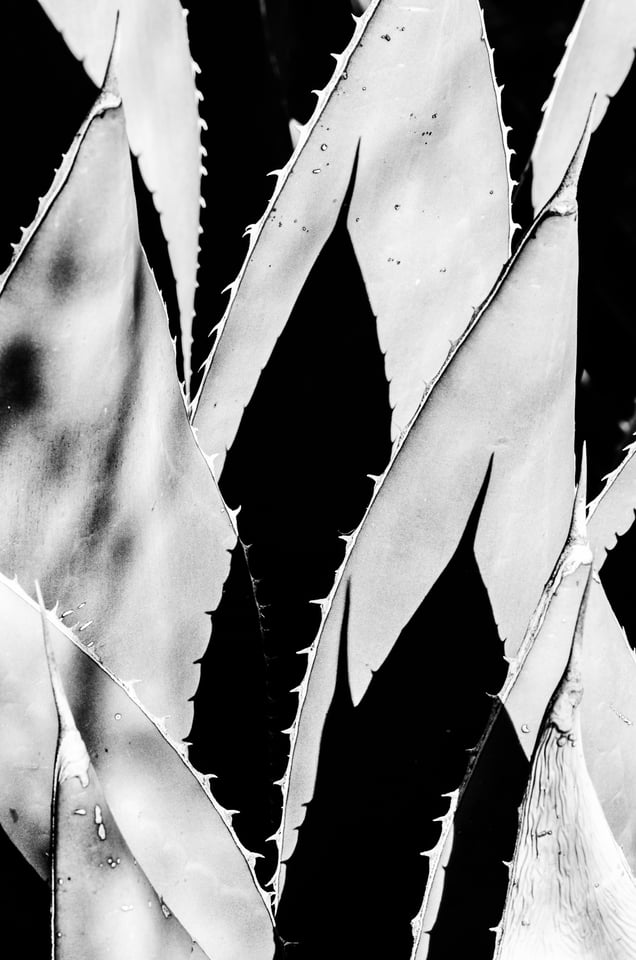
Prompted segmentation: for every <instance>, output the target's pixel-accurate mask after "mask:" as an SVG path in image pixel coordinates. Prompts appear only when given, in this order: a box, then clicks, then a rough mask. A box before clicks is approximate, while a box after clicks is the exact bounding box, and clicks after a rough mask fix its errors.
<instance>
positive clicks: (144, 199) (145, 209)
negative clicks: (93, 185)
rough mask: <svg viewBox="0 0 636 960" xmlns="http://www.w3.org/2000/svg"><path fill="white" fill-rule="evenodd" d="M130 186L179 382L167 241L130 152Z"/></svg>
mask: <svg viewBox="0 0 636 960" xmlns="http://www.w3.org/2000/svg"><path fill="white" fill-rule="evenodd" d="M130 162H131V165H132V174H133V186H134V189H135V199H136V202H137V219H138V221H139V239H140V241H141V245H142V247H143V249H144V252H145V254H146V257H147V258H148V263H149V264H150V269H151V270H152V272H153V273H154V275H155V281H156V283H157V286H158V288H159V291H160V293H161V296H162V298H163V302H164V304H165V307H166V313H167V315H168V327H169V329H170V337H171V338H172V340H173V341H174V342H175V351H176V354H175V364H176V372H177V376H178V378H179V382H180V383H183V381H184V368H183V345H182V343H181V315H180V313H179V301H178V299H177V285H176V282H175V279H174V274H173V272H172V266H171V264H170V255H169V253H168V244H167V243H166V238H165V237H164V234H163V229H162V227H161V218H160V216H159V214H158V213H157V209H156V207H155V205H154V202H153V199H152V194H151V193H150V191H149V190H148V188H147V187H146V184H145V183H144V181H143V178H142V176H141V172H140V170H139V161H138V160H137V157H136V156H135V155H134V154H133V153H131V154H130Z"/></svg>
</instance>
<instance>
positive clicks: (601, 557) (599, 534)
mask: <svg viewBox="0 0 636 960" xmlns="http://www.w3.org/2000/svg"><path fill="white" fill-rule="evenodd" d="M635 453H636V443H631V444H630V445H629V446H628V447H627V448H626V449H625V456H624V457H623V459H622V461H621V462H620V464H619V465H618V467H617V468H616V470H613V471H612V473H610V474H609V475H608V476H607V477H606V478H605V485H604V487H603V489H602V490H601V492H600V493H599V495H598V496H597V497H596V499H595V500H593V501H592V503H591V504H590V506H589V510H588V524H589V533H590V543H591V545H592V549H593V551H594V562H595V565H596V569H597V570H600V569H601V567H602V566H603V564H604V563H605V559H606V557H607V554H608V553H609V551H610V550H613V548H614V547H615V546H616V542H617V539H618V537H622V536H623V534H625V533H627V531H628V530H629V528H630V527H631V525H632V523H633V522H634V511H635V510H636V460H635V459H634V454H635Z"/></svg>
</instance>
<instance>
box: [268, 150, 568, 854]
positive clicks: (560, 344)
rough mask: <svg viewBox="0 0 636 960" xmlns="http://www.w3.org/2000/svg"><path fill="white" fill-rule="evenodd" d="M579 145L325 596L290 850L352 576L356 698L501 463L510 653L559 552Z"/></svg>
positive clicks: (495, 544) (292, 792) (485, 553)
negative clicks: (556, 192)
mask: <svg viewBox="0 0 636 960" xmlns="http://www.w3.org/2000/svg"><path fill="white" fill-rule="evenodd" d="M583 150H584V145H582V146H581V149H580V151H579V153H578V154H577V157H576V159H575V161H574V162H573V165H572V167H571V170H570V171H569V173H568V177H567V178H566V180H565V181H564V184H563V186H562V189H561V191H560V192H559V194H558V195H557V196H556V198H555V200H554V202H553V204H551V205H550V206H549V207H547V208H546V209H545V210H544V211H543V212H542V214H541V216H540V218H539V219H538V221H537V222H536V223H535V225H534V227H533V228H532V230H531V232H530V234H529V236H528V238H527V239H526V241H525V243H524V244H523V245H522V246H521V247H520V249H519V251H518V252H517V254H516V255H515V257H514V259H513V260H512V261H511V263H510V265H509V266H508V268H507V269H506V270H505V271H504V273H503V275H502V277H501V279H500V281H499V282H498V284H497V285H496V287H495V289H494V291H493V292H492V294H491V296H490V297H489V299H488V300H487V301H486V303H485V305H484V307H483V308H482V309H481V310H480V311H479V312H478V313H477V315H476V317H475V318H474V320H473V322H472V323H471V325H470V326H469V328H468V329H467V331H466V333H465V334H464V336H463V337H462V339H461V341H460V343H459V345H455V348H454V349H453V350H451V354H450V356H449V358H448V360H447V362H446V364H445V366H444V368H443V369H442V371H441V373H440V375H439V377H438V379H437V380H436V382H435V384H434V385H433V389H432V391H431V392H430V394H429V395H428V397H427V399H426V400H425V401H424V403H423V405H422V407H421V410H420V412H419V414H418V416H417V417H416V418H415V420H414V422H413V424H412V426H411V428H410V430H409V432H408V433H407V435H406V438H405V440H404V442H403V443H402V444H401V445H400V446H399V449H398V451H397V453H396V454H395V456H394V457H393V459H392V461H391V463H390V465H389V467H388V469H387V471H386V473H385V475H384V477H383V478H381V479H380V481H379V482H378V484H377V485H376V492H375V495H374V499H373V501H372V503H371V506H370V507H369V509H368V511H367V514H366V517H365V519H364V520H363V522H362V524H361V526H360V527H359V529H358V531H357V532H356V534H354V536H353V537H352V538H351V540H350V542H349V544H348V547H347V556H346V559H345V562H344V564H343V566H342V567H341V569H340V571H339V572H338V575H337V578H336V583H335V586H334V589H333V591H332V593H331V594H330V596H329V597H328V598H327V600H326V601H324V602H323V611H324V619H323V623H322V627H321V630H320V632H319V635H318V638H317V640H316V642H315V643H314V645H313V647H312V651H311V654H310V670H309V674H308V677H307V679H306V681H305V683H304V684H303V687H302V689H301V696H300V708H299V709H300V713H299V717H298V719H297V721H296V725H295V727H294V731H293V735H292V755H291V764H290V771H289V778H288V780H287V781H286V786H285V799H286V806H285V814H284V820H283V826H282V850H283V853H282V859H283V863H284V861H286V860H287V859H288V858H289V857H290V855H291V853H292V852H293V849H294V846H295V843H296V831H297V830H298V828H299V827H300V825H301V824H302V821H303V819H304V811H305V807H306V804H307V803H308V802H309V801H310V800H311V797H312V794H313V789H314V783H315V776H316V768H317V762H318V753H319V748H320V738H321V734H322V729H323V726H324V722H325V717H326V714H327V711H328V709H329V704H330V702H331V698H332V696H333V690H334V682H335V673H336V659H337V651H338V639H339V634H340V625H341V621H342V615H343V603H344V597H345V593H346V591H348V590H349V589H350V591H351V607H350V618H349V633H348V635H349V665H350V667H349V676H350V683H351V690H352V696H353V700H354V703H358V702H359V701H360V699H361V698H362V696H363V695H364V692H365V690H366V688H367V686H368V684H369V681H370V678H371V675H372V673H373V672H374V671H376V670H378V669H379V668H380V667H381V665H382V663H383V662H384V660H385V658H386V656H387V655H388V653H389V651H390V650H391V648H392V646H393V644H394V643H395V640H396V639H397V637H398V636H399V634H400V631H401V630H402V628H403V627H404V625H405V624H406V623H407V622H408V620H409V619H410V617H411V616H412V615H413V613H414V611H415V609H416V608H417V606H418V605H419V603H420V602H421V601H422V599H423V597H425V596H426V595H427V593H428V591H429V590H430V588H431V587H432V585H433V584H434V582H435V581H436V579H437V578H438V576H439V574H440V573H441V572H442V570H443V569H444V568H445V567H446V565H447V563H448V561H449V560H450V557H451V556H452V554H453V552H454V550H455V548H456V546H457V543H458V541H459V539H460V537H461V535H462V532H463V530H464V527H465V525H466V522H467V519H468V516H469V514H470V511H471V509H472V507H473V504H474V502H475V500H476V498H477V495H478V493H479V490H480V488H481V486H482V483H483V480H484V477H485V476H486V473H487V471H488V469H489V465H490V463H491V462H492V473H491V476H490V479H489V483H488V488H487V491H486V494H485V499H484V505H483V508H482V511H481V515H480V520H479V524H478V528H477V533H476V538H475V554H476V558H477V562H478V565H479V568H480V571H481V575H482V579H483V581H484V584H485V586H486V588H487V590H488V593H489V597H490V601H491V605H492V608H493V613H494V617H495V620H496V622H497V623H498V625H499V628H500V632H501V634H502V637H503V638H504V639H505V641H506V652H507V654H508V655H509V656H514V655H515V654H516V653H517V651H518V648H519V645H520V642H521V640H522V637H523V635H524V631H525V628H526V625H527V623H528V621H529V619H530V615H531V613H532V610H533V609H534V607H535V605H536V604H537V602H538V600H539V598H540V596H541V592H542V589H543V586H544V584H545V583H546V581H547V579H548V577H549V575H550V573H551V571H552V570H553V568H554V566H555V563H556V560H557V559H558V556H559V553H560V550H561V547H562V544H563V542H564V540H565V538H566V535H567V529H568V523H567V517H568V515H569V512H570V503H571V496H572V493H571V491H572V489H573V485H574V477H573V467H574V464H573V455H572V451H573V424H574V383H575V354H576V286H577V226H576V220H577V217H576V201H575V191H576V178H577V175H578V170H579V168H580V164H581V163H582V157H583ZM520 384H524V389H523V390H520V387H519V385H520ZM458 424H461V429H460V430H459V431H458V428H457V425H458ZM449 437H450V438H452V440H451V441H449ZM449 503H452V504H453V510H452V512H451V511H449V509H448V505H449ZM283 869H284V868H283Z"/></svg>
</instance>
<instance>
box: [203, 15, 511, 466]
mask: <svg viewBox="0 0 636 960" xmlns="http://www.w3.org/2000/svg"><path fill="white" fill-rule="evenodd" d="M467 143H479V150H475V151H470V150H469V151H467V150H466V144H467ZM354 168H355V171H356V173H355V182H354V184H353V191H352V196H351V203H350V206H349V211H348V217H347V227H348V230H349V233H350V235H351V239H352V243H353V246H354V249H355V253H356V256H357V259H358V262H359V264H360V267H361V270H362V274H363V277H364V281H365V284H366V287H367V291H368V295H369V301H370V303H371V307H372V310H373V312H374V314H375V315H376V317H377V324H378V338H379V343H380V347H381V349H382V350H383V352H384V353H385V356H386V373H387V377H388V379H389V381H390V390H391V403H392V406H393V408H394V416H393V425H392V432H393V437H394V439H395V437H397V436H398V435H399V433H400V431H401V430H402V429H403V428H404V427H405V426H406V424H407V423H408V421H409V420H410V418H411V416H412V415H413V413H414V412H415V410H416V408H417V404H418V403H419V401H420V399H421V397H422V395H423V393H424V390H425V385H426V381H427V380H430V379H431V378H432V377H433V375H434V374H435V373H437V371H438V369H439V367H440V365H441V363H442V361H443V359H444V356H445V353H446V351H447V348H448V339H449V338H454V337H457V336H458V335H459V334H460V332H461V331H462V330H463V328H464V327H465V325H466V322H467V317H469V316H470V312H471V310H472V309H473V308H474V307H475V306H476V305H477V304H478V303H479V302H480V301H481V299H483V297H484V296H485V295H486V294H487V292H488V290H489V288H490V287H491V285H492V284H493V283H494V281H495V279H496V277H497V275H498V273H499V271H500V269H501V267H502V265H503V263H504V261H505V259H506V257H507V256H508V251H509V242H510V232H511V223H510V215H509V193H510V182H509V177H508V150H507V147H506V133H505V129H504V127H503V125H502V121H501V117H500V113H499V94H498V90H497V88H496V85H495V82H494V77H493V72H492V63H491V55H490V49H489V47H488V44H487V40H486V37H485V33H484V26H483V21H482V17H481V11H480V8H479V5H478V4H477V3H476V2H475V0H452V2H442V0H434V2H428V3H424V2H423V0H416V2H414V3H412V4H409V5H406V6H405V5H404V4H400V3H398V2H397V0H376V2H374V3H372V4H371V5H370V6H369V8H368V9H367V10H366V12H365V13H364V15H363V17H362V18H361V20H360V21H359V23H358V24H357V28H356V31H355V34H354V36H353V39H352V41H351V43H350V44H349V46H348V47H347V49H346V50H345V51H344V53H343V54H342V55H341V56H340V57H339V58H338V66H337V69H336V71H335V73H334V76H333V78H332V80H331V81H330V83H329V84H328V85H327V87H326V88H325V90H324V91H323V92H322V93H321V94H320V97H319V103H318V107H317V109H316V112H315V114H314V117H313V118H312V120H311V121H310V123H309V124H308V126H307V128H306V129H305V130H304V131H303V133H302V135H301V138H300V142H299V144H298V146H297V148H296V151H295V153H294V155H293V157H292V158H291V160H290V162H289V163H288V165H287V166H286V167H285V169H284V170H283V171H281V172H280V174H279V179H278V183H277V186H276V189H275V191H274V194H273V197H272V199H271V201H270V204H269V206H268V208H267V210H266V212H265V214H264V216H263V218H262V219H261V220H260V221H259V223H258V224H257V225H256V226H254V227H253V228H249V230H250V248H249V252H248V255H247V259H246V261H245V264H244V266H243V268H242V270H241V272H240V274H239V276H238V278H237V280H236V281H235V283H234V284H233V285H232V292H231V297H230V302H229V305H228V309H227V311H226V314H225V316H224V318H223V320H222V321H221V324H220V325H219V328H218V330H217V336H216V341H215V345H214V349H213V352H212V355H211V357H210V360H209V361H208V370H207V376H206V379H205V382H204V384H203V386H202V389H201V391H200V393H199V395H198V398H197V402H196V405H195V423H196V425H197V428H198V430H199V436H200V439H201V443H202V446H203V448H204V449H205V450H206V452H208V453H214V454H217V455H218V456H219V460H218V465H219V469H220V467H221V465H222V462H223V458H224V456H225V453H226V450H227V449H229V447H230V446H231V444H232V442H233V440H234V437H235V435H236V432H237V429H238V425H239V423H240V420H241V417H242V414H243V409H244V408H245V406H246V404H247V403H248V401H249V399H250V397H251V395H252V393H253V391H254V389H255V387H256V383H257V381H258V378H259V376H260V373H261V370H262V369H263V368H264V367H265V365H266V364H267V362H268V360H269V357H270V355H271V353H272V350H273V349H274V346H275V344H276V341H277V339H278V337H279V336H280V334H281V332H282V330H283V329H284V327H285V324H286V322H287V320H288V318H289V316H290V314H291V312H292V309H293V307H294V304H295V302H296V300H297V298H298V296H299V294H300V292H301V290H302V288H303V285H304V283H305V281H306V279H307V277H308V275H309V273H310V271H311V269H312V266H313V264H314V263H315V261H316V259H317V257H318V255H319V254H320V251H321V250H322V248H323V247H324V245H325V243H326V241H327V239H328V238H329V236H330V234H331V232H332V230H333V228H334V225H335V223H336V219H337V217H338V214H339V211H340V208H341V205H342V201H343V198H344V196H345V194H346V192H347V188H348V185H349V183H350V180H351V176H352V170H354ZM337 295H338V293H337V291H334V296H337Z"/></svg>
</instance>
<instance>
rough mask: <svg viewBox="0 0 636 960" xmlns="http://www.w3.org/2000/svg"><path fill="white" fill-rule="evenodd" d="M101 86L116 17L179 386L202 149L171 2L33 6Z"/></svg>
mask: <svg viewBox="0 0 636 960" xmlns="http://www.w3.org/2000/svg"><path fill="white" fill-rule="evenodd" d="M40 2H41V4H42V6H43V8H44V10H45V11H46V13H47V14H48V16H49V17H50V19H51V20H52V22H53V24H54V25H55V27H56V28H57V29H58V30H59V31H60V32H61V33H62V34H63V36H64V39H65V40H66V42H67V44H68V46H69V47H70V49H71V51H72V52H73V53H74V54H75V56H76V57H77V58H78V59H80V60H82V61H83V63H84V67H85V69H86V71H87V73H88V75H89V76H90V78H91V79H92V80H93V82H94V83H95V84H96V85H97V86H98V87H101V85H102V81H103V79H104V73H105V70H106V65H107V63H108V56H109V52H110V49H111V45H112V41H113V34H114V29H115V20H116V16H117V11H118V10H119V11H120V24H119V34H120V48H119V51H118V58H117V59H118V63H117V72H118V76H119V80H120V85H121V93H122V99H123V102H124V109H125V111H126V126H127V130H128V137H129V140H130V146H131V149H132V151H133V153H135V154H136V155H137V156H138V157H139V168H140V170H141V173H142V176H143V178H144V181H145V183H146V186H147V187H148V189H149V190H150V192H151V193H152V194H153V197H154V202H155V206H156V208H157V210H158V211H159V213H160V215H161V223H162V227H163V231H164V235H165V238H166V240H167V243H168V249H169V253H170V262H171V264H172V270H173V273H174V277H175V280H176V284H177V296H178V300H179V309H180V314H181V336H182V345H183V358H184V365H185V371H186V384H187V383H188V382H189V372H190V350H191V343H192V335H191V331H192V317H193V313H194V293H195V288H196V275H197V263H198V255H199V208H200V206H201V202H202V201H201V190H200V182H201V172H202V165H201V164H202V148H201V137H200V127H201V124H202V121H201V120H200V119H199V110H198V101H199V95H198V92H197V89H196V83H195V74H196V71H197V69H198V68H197V67H196V65H195V64H194V63H193V62H192V59H191V57H190V48H189V45H188V32H187V27H186V19H185V18H186V13H185V11H184V10H183V9H182V7H181V4H180V3H179V0H125V2H123V3H122V2H121V0H40Z"/></svg>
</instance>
